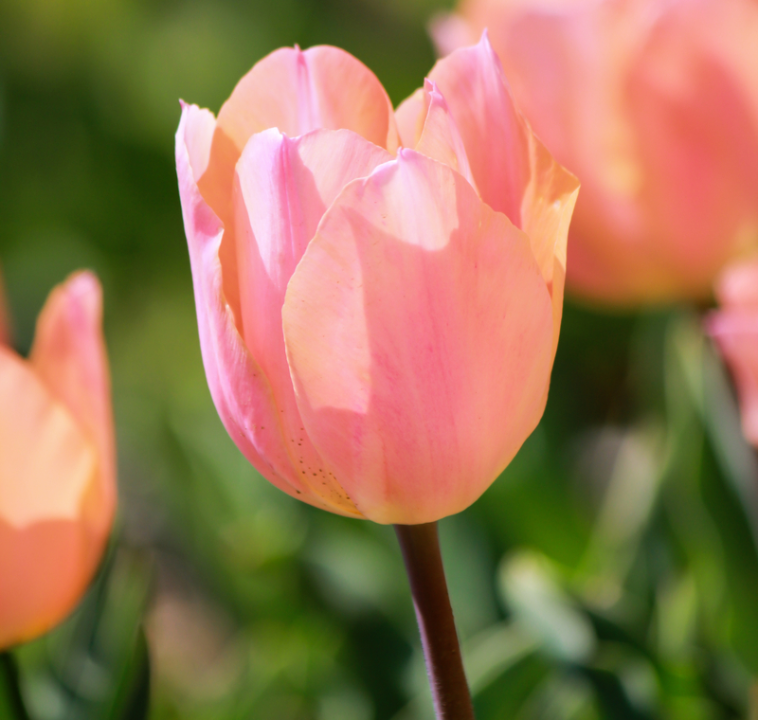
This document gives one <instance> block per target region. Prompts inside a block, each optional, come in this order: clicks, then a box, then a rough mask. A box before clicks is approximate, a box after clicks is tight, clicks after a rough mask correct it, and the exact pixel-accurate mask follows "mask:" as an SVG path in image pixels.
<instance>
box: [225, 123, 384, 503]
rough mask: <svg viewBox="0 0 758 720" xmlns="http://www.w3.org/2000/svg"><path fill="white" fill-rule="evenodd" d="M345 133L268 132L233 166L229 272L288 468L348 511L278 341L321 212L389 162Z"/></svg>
mask: <svg viewBox="0 0 758 720" xmlns="http://www.w3.org/2000/svg"><path fill="white" fill-rule="evenodd" d="M391 159H392V156H391V155H390V154H389V153H388V152H387V151H386V150H383V149H382V148H380V147H378V146H377V145H374V144H372V143H370V142H368V141H367V140H365V139H363V138H362V137H361V136H360V135H357V134H355V133H354V132H351V131H349V130H317V131H315V132H313V133H309V134H308V135H305V136H303V137H300V138H297V139H295V140H291V139H289V138H288V137H287V136H286V135H282V134H281V133H280V132H279V131H278V130H276V129H271V130H267V131H265V132H262V133H259V134H257V135H254V136H253V137H252V138H251V139H250V140H249V142H248V144H247V146H246V147H245V150H244V152H243V153H242V157H241V158H240V161H239V163H238V164H237V178H236V184H235V195H234V196H235V206H236V232H237V238H238V240H239V241H238V243H237V252H238V260H237V264H238V267H239V272H240V287H241V308H242V325H243V327H244V337H245V343H246V345H247V347H248V349H249V350H250V352H251V354H252V356H253V357H254V358H256V360H257V361H258V363H259V365H260V368H261V370H262V371H263V373H264V374H265V376H266V377H267V378H268V380H269V383H270V385H271V390H272V393H273V397H274V402H275V404H276V406H277V407H278V408H279V409H280V411H282V412H281V413H280V414H281V423H282V426H283V432H284V436H285V442H287V445H288V451H289V455H290V457H291V458H292V460H293V463H294V466H295V467H296V468H297V469H298V472H299V473H300V475H301V476H302V477H303V481H304V484H305V485H308V486H310V487H311V488H312V489H313V492H314V493H315V494H316V495H320V496H323V497H324V499H325V501H326V502H328V503H332V504H336V505H338V506H340V507H344V508H347V507H351V506H352V503H350V502H349V501H348V499H347V498H346V496H345V492H344V490H343V489H342V488H341V487H340V485H339V484H338V483H337V481H336V480H335V479H334V478H333V477H332V476H331V475H330V474H329V471H327V470H326V469H325V468H324V462H323V460H322V459H321V457H320V456H319V454H318V452H317V451H316V450H315V449H314V448H313V446H312V445H311V442H310V440H309V438H308V437H307V435H306V434H305V433H304V431H303V423H302V421H301V418H300V413H299V411H298V408H297V403H296V402H295V393H294V389H293V387H292V380H291V379H290V372H289V366H288V365H287V357H286V354H285V351H284V336H283V334H282V305H283V304H284V294H285V291H286V289H287V283H288V282H289V280H290V277H291V276H292V273H293V272H294V271H295V267H296V266H297V264H298V263H299V262H300V258H301V257H302V256H303V253H304V252H305V249H306V247H307V246H308V243H309V242H310V240H311V238H312V237H313V235H314V234H315V232H316V227H317V225H318V223H319V221H320V220H321V218H322V216H323V214H324V212H325V210H326V208H327V207H328V206H329V205H331V204H332V202H333V201H334V199H335V198H336V197H337V195H338V194H339V192H340V191H341V190H342V188H343V187H344V186H345V185H346V184H347V183H348V182H350V181H351V180H354V179H355V178H359V177H365V176H366V175H368V174H369V173H370V172H371V171H372V170H373V169H374V168H375V167H377V166H378V165H380V164H381V163H383V162H386V161H388V160H391Z"/></svg>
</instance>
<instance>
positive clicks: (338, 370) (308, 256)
mask: <svg viewBox="0 0 758 720" xmlns="http://www.w3.org/2000/svg"><path fill="white" fill-rule="evenodd" d="M283 321H284V336H285V341H286V345H287V357H288V359H289V362H290V368H291V372H292V377H293V380H294V382H295V388H296V392H297V397H298V404H299V407H300V410H301V413H302V416H303V419H304V421H305V428H306V430H307V431H308V434H309V435H310V437H311V439H312V440H313V442H314V444H315V445H316V447H317V448H318V449H319V450H320V451H321V453H322V455H324V456H325V457H326V458H327V459H328V461H329V462H330V465H331V466H332V467H334V468H336V469H337V471H338V475H339V477H340V478H341V479H342V480H343V483H344V486H345V488H346V490H348V492H349V494H350V497H351V498H352V499H353V500H354V501H355V503H356V505H357V507H358V508H359V509H360V510H361V512H362V513H363V514H364V515H365V516H366V517H368V518H370V519H372V520H375V521H377V522H382V523H421V522H428V521H432V520H437V519H439V518H441V517H444V516H446V515H449V514H452V513H456V512H458V511H460V510H462V509H463V508H465V507H466V506H468V505H469V504H470V503H472V502H473V501H474V500H475V499H476V498H477V497H479V495H481V493H482V492H484V490H485V489H486V488H487V487H488V486H489V484H490V483H491V482H492V481H493V480H494V479H495V477H497V475H498V474H499V473H500V472H501V471H502V469H503V468H504V467H505V466H506V464H507V463H508V462H509V461H510V459H511V458H512V457H513V455H514V454H515V453H516V451H517V450H518V448H519V447H520V445H521V444H522V442H523V441H524V439H525V438H526V437H527V436H528V435H529V433H530V432H531V431H532V430H533V429H534V427H535V425H536V424H537V422H538V421H539V418H540V416H541V414H542V410H543V407H544V400H545V397H546V392H547V387H548V382H549V373H550V365H551V350H552V337H553V327H552V310H551V301H550V296H549V294H548V292H547V290H546V288H545V283H544V280H543V278H542V276H541V273H540V270H539V268H538V267H537V264H536V262H535V260H534V257H533V255H532V251H531V248H530V245H529V240H528V239H527V238H526V236H525V235H524V234H523V233H521V232H520V231H519V230H518V229H517V228H515V227H514V226H513V225H512V224H511V223H510V222H509V221H508V219H507V218H506V217H505V216H504V215H502V214H500V213H495V212H493V211H492V210H491V209H490V208H489V207H487V206H486V205H485V204H484V203H482V202H481V201H480V200H479V198H478V197H477V195H476V192H475V191H474V190H473V189H472V188H471V186H470V185H469V184H468V183H467V182H466V181H465V180H464V179H463V178H462V177H461V176H460V175H458V174H457V173H455V172H454V171H452V170H451V169H450V168H449V167H447V166H445V165H443V164H441V163H437V162H434V161H432V160H430V159H428V158H426V157H424V156H422V155H420V154H418V153H416V152H413V151H410V150H401V151H400V152H399V153H398V159H397V160H396V161H393V162H390V163H387V164H385V165H383V166H381V167H380V168H378V169H377V170H375V171H374V173H373V174H372V175H371V176H370V177H369V178H368V179H366V180H357V181H355V182H354V183H352V184H350V185H349V186H347V187H346V188H345V190H344V191H343V193H342V194H341V195H340V196H339V198H338V199H337V200H336V201H335V203H334V204H333V205H332V207H331V208H330V209H329V210H328V212H327V214H326V215H325V216H324V219H323V220H322V223H321V225H320V226H319V230H318V232H317V234H316V237H315V238H314V239H313V241H312V242H311V244H310V245H309V247H308V249H307V251H306V253H305V255H304V257H303V259H302V260H301V262H300V264H299V265H298V267H297V270H296V271H295V274H294V275H293V277H292V279H291V280H290V284H289V287H288V290H287V295H286V299H285V304H284V310H283Z"/></svg>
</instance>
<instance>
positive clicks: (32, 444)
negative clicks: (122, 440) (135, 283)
mask: <svg viewBox="0 0 758 720" xmlns="http://www.w3.org/2000/svg"><path fill="white" fill-rule="evenodd" d="M101 305H102V299H101V290H100V285H99V283H98V281H97V279H96V278H95V277H94V276H93V275H91V274H90V273H87V272H81V273H78V274H76V275H73V276H72V277H70V278H69V279H68V280H67V281H66V282H65V283H64V284H63V285H61V286H59V287H57V288H56V289H55V290H53V292H52V293H51V295H50V297H49V298H48V301H47V303H46V304H45V307H44V308H43V310H42V313H41V314H40V317H39V319H38V321H37V332H36V335H35V339H34V346H33V347H32V352H31V355H30V357H29V359H28V360H24V359H22V358H20V357H19V356H18V355H17V354H16V353H14V352H13V351H12V350H11V349H10V348H8V347H5V346H0V648H4V647H8V646H10V645H13V644H15V643H19V642H23V641H26V640H30V639H32V638H34V637H36V636H37V635H40V634H42V633H44V632H45V631H47V630H48V629H50V628H51V627H52V626H53V625H55V624H57V623H58V622H60V621H61V620H63V618H64V617H65V616H66V615H67V614H68V613H69V612H70V611H71V610H72V609H73V607H74V606H75V605H76V603H77V602H78V601H79V600H80V598H81V597H82V595H83V593H84V591H85V590H86V588H87V585H88V584H89V582H90V581H91V579H92V576H93V573H94V572H95V569H96V568H97V565H98V563H99V561H100V558H101V557H102V554H103V550H104V548H105V544H106V540H107V537H108V534H109V532H110V528H111V524H112V521H113V514H114V509H115V502H116V471H115V450H114V439H113V422H112V417H111V403H110V387H109V384H110V381H109V376H108V363H107V358H106V353H105V346H104V343H103V336H102V330H101Z"/></svg>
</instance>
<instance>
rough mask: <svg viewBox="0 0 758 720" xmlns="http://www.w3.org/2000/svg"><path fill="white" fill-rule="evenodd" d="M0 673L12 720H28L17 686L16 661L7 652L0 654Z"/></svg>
mask: <svg viewBox="0 0 758 720" xmlns="http://www.w3.org/2000/svg"><path fill="white" fill-rule="evenodd" d="M0 673H1V674H2V675H3V677H4V679H5V687H6V689H7V691H8V702H9V704H10V708H11V710H12V711H13V718H14V720H30V718H29V713H28V712H27V711H26V705H25V703H24V698H23V697H22V695H21V686H20V685H19V679H20V678H19V673H18V666H17V665H16V659H15V658H14V657H13V655H12V654H11V653H10V652H9V651H6V652H3V653H0Z"/></svg>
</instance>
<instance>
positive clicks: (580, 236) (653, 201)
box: [432, 0, 758, 304]
mask: <svg viewBox="0 0 758 720" xmlns="http://www.w3.org/2000/svg"><path fill="white" fill-rule="evenodd" d="M485 26H487V27H488V28H489V32H490V35H491V38H492V44H493V46H494V48H495V50H496V51H497V52H498V54H499V55H500V58H501V60H502V62H503V65H504V67H505V71H506V75H507V76H508V78H509V80H510V81H511V83H512V87H513V92H514V96H515V98H516V100H517V102H518V103H519V105H520V107H521V108H522V110H523V112H524V115H525V116H526V117H527V118H528V119H529V122H530V123H531V124H532V126H533V127H534V129H535V132H536V133H537V134H538V135H539V137H540V138H542V140H543V141H544V142H545V143H546V145H547V146H548V147H549V148H550V149H551V151H552V152H553V153H554V154H555V156H556V158H557V159H558V160H559V161H560V162H561V163H563V164H564V165H565V166H566V167H567V168H569V169H570V170H571V171H572V172H573V173H575V174H576V175H577V176H578V177H579V178H580V180H581V182H582V194H581V197H580V199H579V201H578V204H577V207H576V213H575V216H574V221H573V223H572V229H571V241H570V243H569V257H568V280H567V282H568V285H569V289H570V290H572V291H573V292H576V293H578V294H580V295H583V296H585V297H588V298H592V299H595V300H599V301H602V302H610V303H622V304H636V303H649V302H663V301H670V300H674V299H682V298H703V297H708V296H709V295H710V292H711V288H712V284H713V280H714V278H715V277H716V275H717V274H718V272H719V271H720V269H721V268H722V267H723V266H724V264H725V263H727V262H729V261H733V260H735V259H737V258H739V257H741V256H744V255H747V254H748V253H750V252H751V251H753V250H755V249H758V63H757V62H756V55H755V48H756V47H758V3H756V2H755V1H754V0H462V2H461V4H460V6H459V10H458V13H457V14H455V15H452V16H447V17H443V18H439V19H438V20H437V21H436V22H435V23H434V24H433V27H432V32H433V35H434V37H435V38H436V41H437V44H438V46H439V49H440V51H441V52H442V53H445V52H449V51H450V50H452V49H453V48H454V47H457V46H458V45H460V44H465V43H467V42H469V40H470V38H472V37H474V36H476V35H478V34H479V33H480V32H481V29H482V28H483V27H485Z"/></svg>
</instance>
